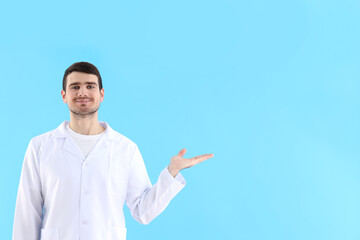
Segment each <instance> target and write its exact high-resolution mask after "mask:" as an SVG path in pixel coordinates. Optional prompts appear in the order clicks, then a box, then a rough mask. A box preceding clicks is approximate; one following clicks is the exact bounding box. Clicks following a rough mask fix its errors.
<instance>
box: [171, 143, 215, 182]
mask: <svg viewBox="0 0 360 240" xmlns="http://www.w3.org/2000/svg"><path fill="white" fill-rule="evenodd" d="M185 153H186V149H185V148H183V149H182V150H181V151H180V152H179V153H178V155H176V156H173V157H172V158H171V162H170V164H169V166H168V169H169V172H170V173H171V175H173V176H175V175H176V174H177V173H178V172H179V171H180V170H182V169H184V168H189V167H192V166H194V165H196V164H198V163H200V162H203V161H205V160H207V159H209V158H212V157H213V156H214V154H212V153H210V154H203V155H199V156H196V157H193V158H183V156H184V154H185Z"/></svg>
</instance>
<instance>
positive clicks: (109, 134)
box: [54, 121, 116, 140]
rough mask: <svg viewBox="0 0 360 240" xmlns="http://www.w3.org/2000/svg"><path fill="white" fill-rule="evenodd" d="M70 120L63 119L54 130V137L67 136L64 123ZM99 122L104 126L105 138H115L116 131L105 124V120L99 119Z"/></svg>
mask: <svg viewBox="0 0 360 240" xmlns="http://www.w3.org/2000/svg"><path fill="white" fill-rule="evenodd" d="M69 123H70V121H63V122H62V123H61V124H60V125H59V126H58V127H57V128H56V129H55V131H54V135H55V137H56V138H65V137H66V136H67V133H66V125H67V124H69ZM99 124H100V125H101V126H102V127H104V128H105V131H104V135H105V136H103V137H105V139H107V140H115V139H116V132H115V131H114V130H113V129H112V128H111V127H110V126H109V124H107V123H106V122H103V121H99Z"/></svg>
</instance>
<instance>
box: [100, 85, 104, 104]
mask: <svg viewBox="0 0 360 240" xmlns="http://www.w3.org/2000/svg"><path fill="white" fill-rule="evenodd" d="M104 92H105V90H104V88H102V89H101V90H100V96H101V97H100V101H101V102H102V101H104Z"/></svg>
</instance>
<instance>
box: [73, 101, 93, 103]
mask: <svg viewBox="0 0 360 240" xmlns="http://www.w3.org/2000/svg"><path fill="white" fill-rule="evenodd" d="M75 102H79V103H88V102H90V100H77V101H75Z"/></svg>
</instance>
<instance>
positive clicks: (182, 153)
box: [178, 148, 186, 157]
mask: <svg viewBox="0 0 360 240" xmlns="http://www.w3.org/2000/svg"><path fill="white" fill-rule="evenodd" d="M185 153H186V148H183V149H181V150H180V152H179V153H178V156H179V157H182V156H184V154H185Z"/></svg>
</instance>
